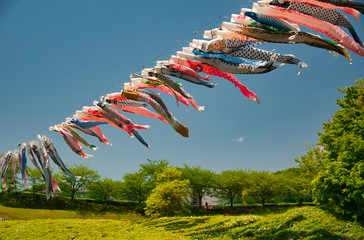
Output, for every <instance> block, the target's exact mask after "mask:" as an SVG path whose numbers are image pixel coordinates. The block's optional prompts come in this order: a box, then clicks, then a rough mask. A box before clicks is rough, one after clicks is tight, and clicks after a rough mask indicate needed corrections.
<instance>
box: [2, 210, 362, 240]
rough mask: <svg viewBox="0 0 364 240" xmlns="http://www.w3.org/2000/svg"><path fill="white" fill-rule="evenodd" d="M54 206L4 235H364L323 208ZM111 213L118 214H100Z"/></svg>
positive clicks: (6, 225) (9, 224) (8, 227)
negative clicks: (117, 210)
mask: <svg viewBox="0 0 364 240" xmlns="http://www.w3.org/2000/svg"><path fill="white" fill-rule="evenodd" d="M0 211H1V210H0ZM26 211H28V210H25V212H26ZM36 211H43V210H36ZM48 211H49V210H48ZM54 211H57V210H51V211H50V212H51V216H50V218H47V217H46V218H43V219H33V220H6V221H1V222H0V239H262V240H263V239H279V240H280V239H287V240H288V239H364V227H363V226H361V225H360V224H359V223H353V222H347V221H343V220H339V219H337V218H335V217H334V216H332V215H331V214H329V213H327V212H326V211H324V210H322V209H320V208H318V207H297V208H293V209H290V210H288V211H287V212H285V213H279V214H269V215H267V216H255V215H241V216H223V215H217V216H202V217H168V218H158V219H148V218H145V217H141V216H138V215H133V214H128V215H119V216H117V217H118V218H120V220H112V219H95V218H92V219H91V218H88V219H80V218H79V216H77V213H76V215H72V214H73V213H70V215H69V216H68V217H67V216H66V215H62V214H65V213H63V211H61V212H59V213H57V214H55V216H57V217H55V218H58V219H52V218H53V217H52V212H54ZM57 212H58V211H57ZM64 212H67V211H64ZM34 214H35V213H33V217H34V216H35V215H34ZM44 216H45V215H44ZM61 216H63V218H66V219H62V217H61ZM107 216H112V215H107V214H105V215H98V216H97V217H99V218H103V217H104V218H107ZM0 217H1V216H0ZM93 217H96V216H93ZM18 219H19V218H18ZM28 219H29V218H28Z"/></svg>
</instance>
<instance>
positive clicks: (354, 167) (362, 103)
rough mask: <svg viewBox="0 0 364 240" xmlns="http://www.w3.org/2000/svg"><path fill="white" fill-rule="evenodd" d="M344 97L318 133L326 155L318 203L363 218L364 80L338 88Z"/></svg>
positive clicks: (318, 184) (318, 185) (316, 190)
mask: <svg viewBox="0 0 364 240" xmlns="http://www.w3.org/2000/svg"><path fill="white" fill-rule="evenodd" d="M338 90H339V91H341V92H343V93H344V98H343V99H339V100H337V104H338V106H339V107H340V109H339V110H337V111H336V112H335V115H334V116H333V117H332V119H331V120H329V121H328V122H327V123H324V124H323V131H322V132H320V133H318V134H319V143H318V144H319V145H321V146H323V147H324V150H325V151H326V152H327V154H326V155H325V158H324V160H323V162H324V168H323V169H322V170H321V171H320V172H319V173H318V176H317V177H316V178H315V180H314V182H313V183H314V188H313V194H314V198H315V200H316V201H317V202H318V203H321V204H325V205H328V206H331V207H332V208H333V209H334V211H335V212H336V213H339V214H342V215H345V216H351V217H354V218H356V219H363V218H364V79H359V80H357V81H356V82H355V83H354V85H353V86H349V87H347V88H345V89H338Z"/></svg>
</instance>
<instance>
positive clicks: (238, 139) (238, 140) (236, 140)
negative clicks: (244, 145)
mask: <svg viewBox="0 0 364 240" xmlns="http://www.w3.org/2000/svg"><path fill="white" fill-rule="evenodd" d="M244 140H245V138H244V137H239V138H237V139H234V140H233V141H234V142H244Z"/></svg>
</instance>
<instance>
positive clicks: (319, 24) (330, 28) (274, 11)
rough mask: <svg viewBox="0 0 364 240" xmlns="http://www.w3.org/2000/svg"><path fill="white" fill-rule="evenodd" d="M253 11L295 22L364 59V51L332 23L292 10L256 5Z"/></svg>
mask: <svg viewBox="0 0 364 240" xmlns="http://www.w3.org/2000/svg"><path fill="white" fill-rule="evenodd" d="M253 9H254V10H255V11H257V12H258V13H261V14H265V15H268V16H272V17H277V18H282V19H285V20H287V21H289V22H293V23H296V24H299V25H302V26H305V27H308V28H310V29H313V30H315V31H317V32H320V33H322V34H325V35H326V36H328V37H329V38H331V39H332V40H334V41H335V42H337V43H339V44H340V45H342V46H344V47H345V48H347V49H349V50H350V51H352V52H354V53H356V54H358V55H360V56H362V57H364V50H363V49H361V48H360V46H359V45H358V44H357V43H356V42H355V41H354V40H353V39H352V38H351V37H350V36H349V35H348V34H346V33H345V32H344V31H343V30H342V29H341V28H339V27H338V26H335V25H333V24H331V23H328V22H325V21H321V20H318V19H316V18H314V17H311V16H308V15H306V14H303V13H300V12H297V11H293V10H290V9H287V10H284V9H283V8H280V7H276V6H268V7H261V6H259V4H257V3H254V4H253Z"/></svg>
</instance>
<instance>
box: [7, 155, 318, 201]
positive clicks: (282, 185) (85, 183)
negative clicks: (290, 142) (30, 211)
mask: <svg viewBox="0 0 364 240" xmlns="http://www.w3.org/2000/svg"><path fill="white" fill-rule="evenodd" d="M27 170H28V179H27V183H28V187H27V188H25V189H23V188H22V181H20V179H18V178H16V179H15V182H13V184H11V183H9V186H11V187H9V189H8V191H17V190H18V191H19V190H26V191H29V192H32V193H34V194H35V193H39V192H42V191H44V189H45V183H44V180H43V178H42V176H41V174H40V172H39V171H38V170H37V169H33V168H29V167H28V169H27ZM69 170H70V171H71V172H72V173H73V174H74V175H76V176H80V177H81V179H80V180H79V181H75V180H74V179H73V178H71V177H69V176H68V175H66V174H64V173H63V172H59V173H56V174H55V175H54V179H55V180H56V182H57V183H58V185H59V187H60V188H61V190H62V191H61V192H60V195H62V196H67V197H71V198H72V199H73V198H75V197H81V198H91V199H97V200H131V201H137V202H140V203H141V202H145V201H147V200H148V198H150V196H151V195H152V193H153V191H156V189H157V187H158V186H159V188H160V185H167V183H168V182H170V181H169V180H170V179H174V180H179V181H180V182H179V183H178V184H176V185H175V186H174V187H173V188H175V189H177V188H178V187H179V186H180V184H181V182H183V183H184V188H183V191H182V195H181V196H183V200H185V199H189V201H188V203H189V204H191V203H193V202H195V203H197V204H198V205H199V206H200V207H202V205H203V204H204V203H203V202H202V199H203V197H204V196H213V197H216V198H218V199H219V200H220V203H222V204H224V203H227V204H229V205H230V206H233V205H234V204H235V203H247V204H249V203H258V202H259V203H261V204H262V205H264V204H266V203H267V202H275V203H277V202H285V201H287V199H291V201H296V202H299V203H302V201H303V200H304V199H307V200H312V199H311V197H310V191H309V189H310V187H309V185H310V181H311V180H312V178H311V177H310V176H309V175H307V174H305V173H304V172H303V171H302V169H301V168H290V169H287V170H284V171H278V172H275V173H271V172H268V171H251V170H242V169H238V170H226V171H222V172H221V173H216V172H214V171H212V170H209V169H203V168H201V167H200V166H188V165H184V166H183V167H173V166H171V165H170V162H169V161H167V160H150V159H147V162H146V163H144V164H141V165H140V168H139V170H138V171H136V172H134V173H128V174H125V175H124V176H123V181H115V180H112V179H109V178H102V177H101V176H100V175H99V174H98V172H97V171H96V170H92V169H90V168H89V167H87V166H83V165H72V166H69ZM9 172H11V171H9ZM166 174H169V175H168V176H167V177H166V176H165V175H166ZM9 179H10V178H9ZM161 182H162V183H163V184H160V183H161ZM173 188H172V190H173ZM154 197H155V196H154Z"/></svg>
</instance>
